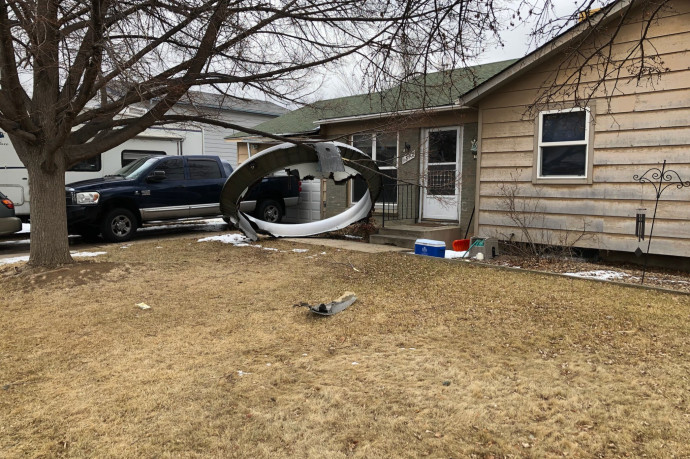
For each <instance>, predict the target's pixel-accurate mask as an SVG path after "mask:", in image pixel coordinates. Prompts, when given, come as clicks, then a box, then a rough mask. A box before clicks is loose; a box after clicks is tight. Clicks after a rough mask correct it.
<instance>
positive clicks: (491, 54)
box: [309, 0, 609, 100]
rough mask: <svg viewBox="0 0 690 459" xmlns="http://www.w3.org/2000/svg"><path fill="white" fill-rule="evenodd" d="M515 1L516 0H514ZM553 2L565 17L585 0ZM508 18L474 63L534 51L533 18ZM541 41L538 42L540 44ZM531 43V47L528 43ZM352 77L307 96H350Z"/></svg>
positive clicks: (328, 83) (338, 78)
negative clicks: (495, 41)
mask: <svg viewBox="0 0 690 459" xmlns="http://www.w3.org/2000/svg"><path fill="white" fill-rule="evenodd" d="M515 1H517V0H515ZM551 3H552V4H553V15H554V16H557V17H566V16H569V15H571V14H572V13H573V12H574V11H578V10H580V9H582V5H583V4H587V3H588V1H587V0H551ZM606 3H609V2H607V1H599V2H597V4H595V6H601V5H602V4H606ZM509 22H510V20H509V18H507V20H506V21H505V29H504V30H502V31H501V37H502V39H503V44H504V46H503V47H501V46H499V45H498V44H489V45H488V46H487V47H486V51H485V52H484V53H483V54H482V56H481V57H480V58H479V59H478V60H477V64H484V63H488V62H498V61H503V60H507V59H516V58H520V57H523V56H525V55H526V54H528V53H530V52H532V51H534V49H535V48H536V46H535V44H530V32H532V31H533V29H534V26H535V23H534V22H533V21H530V22H523V23H518V24H516V25H515V26H514V27H511V26H510V25H509ZM541 44H543V43H539V45H541ZM530 45H531V46H530ZM352 78H353V72H352V71H348V70H344V71H342V72H341V74H340V75H335V74H334V75H331V76H330V77H329V78H328V79H327V81H326V82H324V84H323V85H322V87H321V88H320V89H319V90H317V92H316V93H315V94H314V95H312V96H311V97H309V99H310V100H319V99H330V98H334V97H343V96H349V95H352V94H353V93H355V92H359V91H354V90H353V89H351V88H352V86H355V85H351V84H349V82H348V81H347V80H348V79H352Z"/></svg>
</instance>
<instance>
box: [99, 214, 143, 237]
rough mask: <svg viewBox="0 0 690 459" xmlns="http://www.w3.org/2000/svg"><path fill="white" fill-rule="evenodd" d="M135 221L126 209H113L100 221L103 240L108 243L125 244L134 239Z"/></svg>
mask: <svg viewBox="0 0 690 459" xmlns="http://www.w3.org/2000/svg"><path fill="white" fill-rule="evenodd" d="M136 231H137V219H136V217H135V216H134V214H133V213H132V212H131V211H129V210H127V209H113V210H111V211H109V212H108V213H107V214H105V217H104V218H103V220H102V221H101V233H102V235H103V239H105V240H106V241H109V242H125V241H129V240H130V239H132V237H134V233H135V232H136Z"/></svg>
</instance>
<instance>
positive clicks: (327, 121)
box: [314, 104, 475, 125]
mask: <svg viewBox="0 0 690 459" xmlns="http://www.w3.org/2000/svg"><path fill="white" fill-rule="evenodd" d="M451 110H475V108H474V107H468V106H464V105H457V104H451V105H440V106H438V107H429V108H415V109H411V110H401V111H398V112H381V113H368V114H366V115H352V116H341V117H338V118H324V119H321V120H316V121H314V124H319V125H321V124H336V123H346V122H348V121H366V120H372V119H381V118H390V117H392V116H404V115H411V114H415V113H430V112H431V113H434V112H445V111H451Z"/></svg>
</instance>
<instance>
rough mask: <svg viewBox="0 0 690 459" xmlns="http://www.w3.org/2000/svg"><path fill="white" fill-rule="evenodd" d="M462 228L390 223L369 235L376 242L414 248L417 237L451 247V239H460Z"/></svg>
mask: <svg viewBox="0 0 690 459" xmlns="http://www.w3.org/2000/svg"><path fill="white" fill-rule="evenodd" d="M463 235H464V232H463V229H462V228H461V227H460V226H457V225H438V226H428V225H390V226H386V227H385V228H380V229H379V232H378V234H372V235H371V236H369V240H370V241H371V242H372V243H376V244H392V245H396V246H398V247H407V248H414V242H415V241H416V240H417V239H433V240H436V241H443V242H445V243H446V248H447V249H451V248H452V247H453V241H454V240H456V239H462V237H463Z"/></svg>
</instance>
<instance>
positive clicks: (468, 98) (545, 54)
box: [456, 0, 633, 105]
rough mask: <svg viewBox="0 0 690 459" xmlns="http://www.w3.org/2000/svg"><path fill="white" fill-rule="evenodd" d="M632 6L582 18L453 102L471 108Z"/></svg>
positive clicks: (620, 2) (624, 3)
mask: <svg viewBox="0 0 690 459" xmlns="http://www.w3.org/2000/svg"><path fill="white" fill-rule="evenodd" d="M632 4H633V0H616V1H614V2H612V3H610V4H608V5H607V6H605V7H603V8H601V9H600V10H599V11H597V12H596V13H594V14H591V15H589V16H585V19H584V20H581V21H579V22H578V23H577V24H575V25H573V26H572V27H571V28H569V29H568V30H566V31H565V32H563V33H562V34H560V35H558V36H556V37H555V38H553V39H552V40H551V41H549V42H547V43H546V44H544V45H542V46H540V47H539V48H537V49H536V50H534V51H533V52H531V53H530V54H528V55H527V56H525V57H523V58H522V59H519V60H517V61H516V62H515V63H513V64H512V65H510V66H508V67H507V68H506V69H504V70H503V71H501V72H499V73H497V74H495V75H493V76H492V77H490V78H488V79H487V80H486V81H484V82H483V83H481V84H479V85H477V86H476V87H474V88H470V89H469V90H468V91H467V92H465V93H463V94H462V96H461V97H460V98H459V99H458V100H457V101H456V102H457V103H458V104H460V105H472V104H474V103H475V102H477V101H479V99H481V98H483V97H484V96H486V95H488V94H489V93H491V91H493V90H495V89H498V88H500V87H501V86H503V85H505V84H507V83H509V82H510V81H512V80H514V79H516V78H518V77H519V76H521V75H523V74H524V73H526V72H528V71H529V70H531V69H532V68H534V67H535V66H537V65H539V64H541V63H543V62H545V61H546V60H548V59H550V58H552V57H553V56H554V55H556V54H558V53H560V52H562V51H563V50H564V49H566V48H567V47H568V46H570V45H571V44H572V42H573V41H575V40H576V39H578V38H583V37H586V36H587V35H586V34H590V33H595V32H596V30H597V27H598V26H601V25H603V24H605V23H608V22H609V21H610V20H613V19H614V18H616V17H619V16H617V15H619V14H620V13H623V12H624V11H625V10H626V9H627V8H629V7H630V6H631V5H632Z"/></svg>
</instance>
